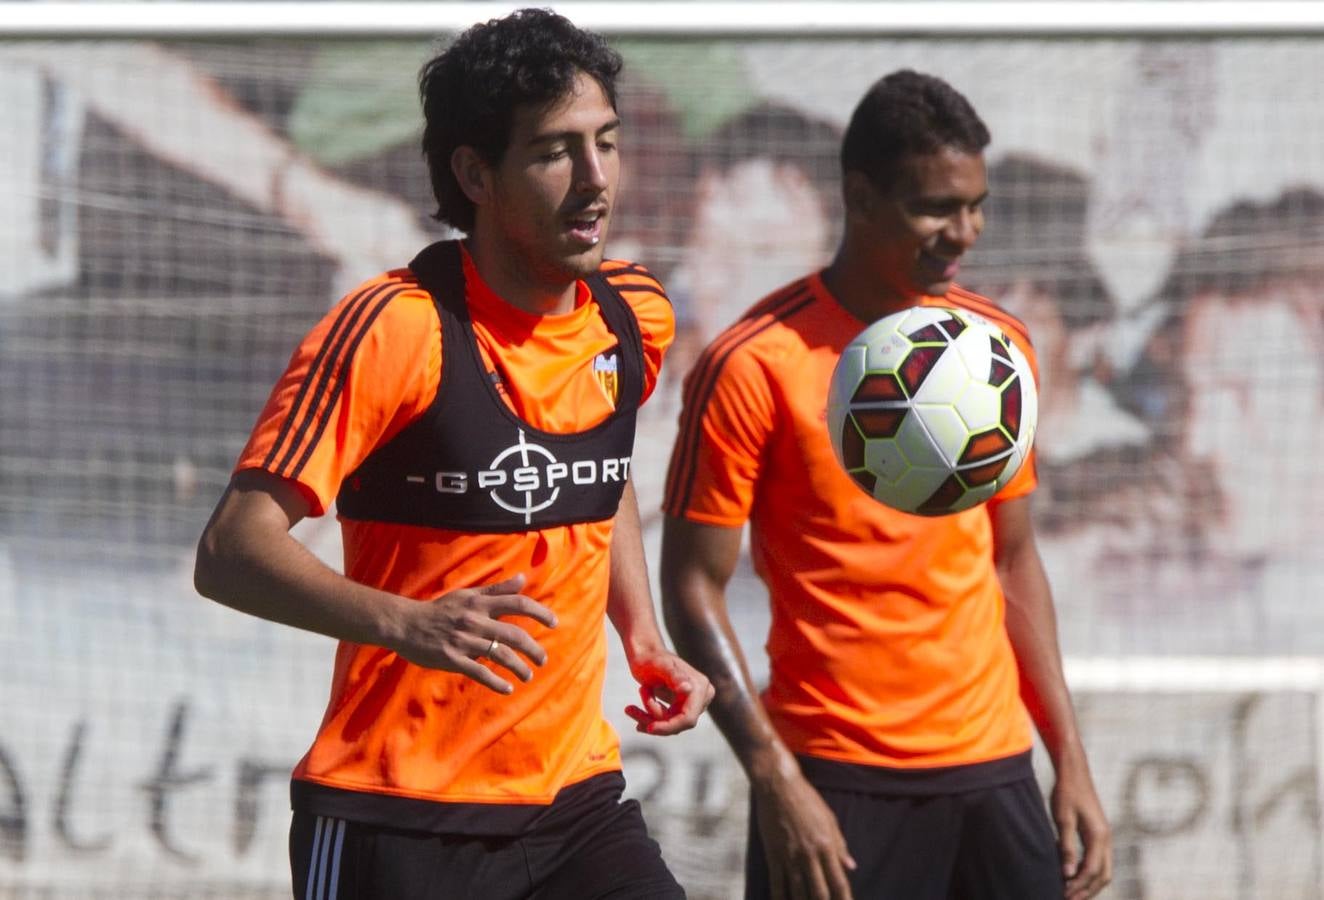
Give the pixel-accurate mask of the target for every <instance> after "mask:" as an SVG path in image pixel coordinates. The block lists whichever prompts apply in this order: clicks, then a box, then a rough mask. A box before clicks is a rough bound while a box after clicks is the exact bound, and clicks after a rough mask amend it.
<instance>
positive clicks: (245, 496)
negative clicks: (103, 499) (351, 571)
mask: <svg viewBox="0 0 1324 900" xmlns="http://www.w3.org/2000/svg"><path fill="white" fill-rule="evenodd" d="M272 491H274V492H275V493H274V494H273V493H272ZM300 517H301V511H300V510H299V509H298V498H297V494H296V493H295V492H294V491H293V489H292V488H288V487H283V486H280V485H277V484H276V483H274V482H273V481H271V479H269V478H266V476H262V475H260V474H247V473H241V474H240V475H239V476H237V477H236V479H235V484H234V485H233V486H232V487H231V488H230V490H228V491H227V492H226V495H225V497H223V498H222V500H221V502H220V504H219V505H218V506H217V509H216V512H215V513H214V514H213V516H212V519H211V521H210V522H208V523H207V528H206V530H205V531H204V532H203V534H202V538H201V540H200V541H199V542H198V554H197V562H196V566H195V568H194V585H195V586H196V588H197V590H198V593H200V594H202V595H203V596H204V597H209V598H211V599H213V600H215V601H217V602H218V603H221V604H224V605H225V606H229V607H231V608H233V609H237V610H239V611H240V612H245V613H248V614H250V615H254V616H258V617H260V618H263V619H268V620H270V621H273V622H279V623H281V624H284V625H291V626H294V627H295V628H302V629H304V630H306V631H313V632H316V633H318V634H324V635H327V636H328V637H333V638H337V639H340V640H346V641H352V642H354V643H361V644H375V645H379V646H389V645H390V644H391V643H392V642H393V640H394V638H395V637H397V636H398V634H399V633H400V631H401V629H402V627H403V625H402V621H401V616H402V613H403V612H404V609H403V607H404V605H405V604H407V603H410V602H411V601H408V600H405V599H404V598H402V597H398V596H396V595H394V594H389V593H386V592H383V591H378V590H375V589H373V588H370V587H367V586H365V585H362V584H358V583H356V582H353V581H350V580H349V579H348V578H345V577H344V576H343V575H341V574H340V573H338V572H336V571H334V570H333V569H331V568H330V567H328V566H327V565H326V564H324V563H323V562H322V561H321V560H320V559H318V558H317V557H316V556H315V555H314V554H313V553H312V552H311V551H310V550H308V549H307V548H306V547H304V546H303V545H302V544H300V543H299V542H298V541H297V540H295V539H294V538H293V537H292V536H291V535H290V534H289V528H290V527H291V526H292V525H293V523H294V522H295V521H297V520H298V518H300Z"/></svg>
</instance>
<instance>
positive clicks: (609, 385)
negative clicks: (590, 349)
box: [593, 349, 621, 406]
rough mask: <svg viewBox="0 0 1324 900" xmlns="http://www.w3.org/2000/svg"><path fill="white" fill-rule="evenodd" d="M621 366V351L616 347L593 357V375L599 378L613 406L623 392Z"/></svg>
mask: <svg viewBox="0 0 1324 900" xmlns="http://www.w3.org/2000/svg"><path fill="white" fill-rule="evenodd" d="M620 368H621V366H620V353H619V352H617V350H615V349H613V350H609V351H607V352H606V353H599V354H598V355H597V356H595V357H593V377H595V378H597V379H598V384H599V385H601V386H602V390H603V391H604V392H605V393H606V395H607V399H608V400H610V401H611V405H612V406H615V405H616V400H617V398H618V397H619V396H620V393H621V375H620Z"/></svg>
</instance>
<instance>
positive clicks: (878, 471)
mask: <svg viewBox="0 0 1324 900" xmlns="http://www.w3.org/2000/svg"><path fill="white" fill-rule="evenodd" d="M1038 410H1039V395H1038V392H1037V390H1036V389H1035V384H1034V375H1033V372H1032V370H1031V369H1030V363H1029V361H1028V360H1027V359H1026V358H1025V354H1024V353H1022V352H1021V350H1020V348H1019V347H1017V346H1016V344H1015V343H1013V342H1012V341H1011V339H1009V338H1008V337H1007V336H1006V334H1004V333H1003V331H1002V329H1000V328H999V327H998V326H997V325H995V324H994V323H993V322H991V321H990V320H988V319H986V318H984V317H983V316H979V315H976V314H975V313H971V312H969V311H967V310H958V309H949V308H946V307H939V306H916V307H911V308H910V309H905V310H902V311H901V312H897V313H893V314H892V315H889V316H886V317H884V318H882V319H879V320H878V321H877V322H874V323H873V324H872V325H870V326H868V327H867V328H865V329H864V330H863V331H862V332H860V334H859V335H858V336H856V338H855V339H854V340H853V341H851V342H850V344H849V345H847V347H846V349H845V350H843V351H842V354H841V358H840V359H839V360H838V361H837V366H836V368H835V369H834V370H833V373H832V383H831V389H830V391H829V396H828V408H827V425H828V433H829V435H830V436H831V439H832V449H833V450H834V451H836V455H837V459H838V460H839V461H840V462H841V465H842V466H843V467H844V468H845V470H846V472H847V473H848V474H849V475H850V476H851V478H853V479H854V480H855V482H856V484H858V485H859V486H860V487H861V488H863V489H864V490H865V491H866V492H867V493H868V494H869V495H870V496H872V497H873V498H874V499H876V500H878V501H880V502H882V503H884V504H886V505H887V506H890V507H892V508H894V509H899V510H901V511H903V512H908V513H915V514H918V515H922V516H941V515H947V514H949V513H955V512H960V511H961V510H964V509H969V508H970V507H972V506H974V505H976V504H978V503H982V502H983V501H985V500H987V499H989V498H990V497H992V496H993V495H994V494H996V493H997V492H998V491H999V490H1000V489H1001V488H1002V487H1003V486H1004V485H1005V484H1007V482H1009V481H1011V479H1012V478H1013V477H1014V476H1015V474H1016V472H1017V471H1018V470H1019V469H1020V467H1021V464H1022V463H1024V462H1025V459H1026V457H1027V455H1028V454H1029V452H1030V446H1031V444H1032V443H1033V442H1034V431H1035V423H1036V419H1037V416H1038Z"/></svg>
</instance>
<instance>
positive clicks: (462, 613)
mask: <svg viewBox="0 0 1324 900" xmlns="http://www.w3.org/2000/svg"><path fill="white" fill-rule="evenodd" d="M524 581H525V579H524V575H522V574H520V575H516V576H514V577H513V578H507V579H506V580H505V581H501V582H498V583H496V584H489V585H487V586H485V587H480V588H459V589H458V590H454V591H451V592H450V593H447V594H443V595H442V596H441V597H438V598H437V599H436V600H429V601H416V600H412V601H409V602H408V603H407V604H405V605H404V606H403V611H404V620H403V622H402V627H401V634H400V636H399V637H398V638H397V639H396V640H395V641H393V642H392V646H391V647H390V648H389V649H391V650H394V651H395V652H396V653H398V654H399V655H400V656H402V657H404V658H405V659H407V660H409V661H410V662H412V663H415V664H416V665H420V666H424V667H426V668H429V669H441V670H442V671H446V672H458V673H459V674H461V675H464V676H466V677H468V678H471V679H473V680H474V681H476V682H478V683H479V684H481V685H483V686H484V687H486V688H489V689H490V690H493V691H496V692H497V693H498V694H509V693H510V692H511V691H513V690H514V687H513V686H512V685H511V684H510V682H508V681H506V680H504V679H503V678H502V677H501V676H499V675H498V674H497V673H496V672H495V671H493V670H492V669H490V668H488V667H487V666H485V665H483V664H482V663H480V662H478V660H480V659H483V658H484V657H486V658H487V659H490V660H491V661H492V662H493V663H495V664H496V665H498V666H501V667H502V668H504V669H507V670H509V671H510V672H511V673H512V674H514V676H515V677H516V678H518V679H519V680H520V681H528V680H530V679H531V678H533V670H532V669H531V668H529V664H528V663H527V662H525V659H526V658H527V659H528V660H530V661H532V662H533V664H534V665H538V666H541V665H542V664H543V663H545V662H547V651H546V650H544V649H543V648H542V646H541V645H540V644H539V643H538V642H537V641H535V640H534V639H533V637H532V636H531V635H530V634H529V633H528V632H527V631H525V630H524V629H523V628H520V627H519V626H518V625H513V624H511V623H510V622H503V621H501V617H502V616H526V617H528V618H530V619H533V620H534V621H536V622H541V623H542V624H543V625H545V626H547V627H548V628H555V627H556V614H555V613H553V612H552V611H551V610H550V609H548V608H547V607H546V606H543V605H542V604H541V603H539V602H538V601H536V600H534V599H532V598H531V597H526V596H525V595H523V594H521V593H519V590H520V588H522V587H524ZM494 641H495V643H493V642H494Z"/></svg>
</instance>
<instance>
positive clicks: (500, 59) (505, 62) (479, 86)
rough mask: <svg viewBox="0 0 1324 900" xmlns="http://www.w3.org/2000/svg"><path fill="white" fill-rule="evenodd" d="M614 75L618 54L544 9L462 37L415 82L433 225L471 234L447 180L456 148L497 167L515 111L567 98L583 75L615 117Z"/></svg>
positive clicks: (459, 196)
mask: <svg viewBox="0 0 1324 900" xmlns="http://www.w3.org/2000/svg"><path fill="white" fill-rule="evenodd" d="M620 71H621V57H620V54H618V53H617V52H616V51H615V50H613V49H611V47H609V46H608V45H607V42H606V41H605V40H604V39H603V38H602V37H601V36H600V35H597V34H594V33H593V32H590V31H584V30H583V29H581V28H579V27H577V26H576V25H575V24H574V23H572V22H571V21H570V20H569V19H566V18H565V17H564V16H560V15H557V14H556V13H554V12H552V11H551V10H547V9H520V10H516V11H515V12H513V13H511V14H510V15H508V16H505V17H503V18H500V19H491V20H489V21H487V22H483V23H480V24H478V25H474V26H473V27H471V28H469V29H468V30H467V31H465V32H464V33H462V34H461V35H460V36H459V37H457V38H456V39H455V40H454V42H452V43H451V44H450V46H448V47H447V48H446V49H445V50H443V51H442V52H441V53H440V54H438V55H437V56H436V57H434V58H433V59H431V60H429V61H428V62H427V63H426V64H425V65H424V66H423V69H422V71H420V72H419V76H418V87H419V95H420V98H421V99H422V102H423V119H424V123H425V124H424V128H423V155H424V157H425V158H426V159H427V164H428V174H429V175H430V176H431V179H432V192H433V194H434V195H435V196H436V198H437V212H436V214H435V218H436V219H438V220H439V221H441V222H445V223H447V224H448V225H451V226H452V227H454V228H457V229H459V230H460V231H465V232H468V231H472V230H473V227H474V205H473V202H472V201H470V200H469V198H468V197H467V196H465V193H464V191H462V190H461V189H460V185H459V183H458V182H457V181H456V180H455V175H454V174H453V173H452V172H451V154H453V153H454V152H455V149H456V148H457V147H462V146H470V147H473V148H474V149H475V150H476V151H477V152H478V155H479V156H480V157H482V159H483V160H484V161H485V162H487V163H489V164H491V165H496V164H499V163H500V162H501V159H502V157H503V156H504V155H505V152H506V148H507V145H508V144H509V143H510V132H511V128H512V127H513V124H514V119H515V110H516V108H518V107H519V106H521V105H524V104H533V105H539V106H540V105H543V104H547V103H551V102H553V101H555V100H557V99H558V98H560V97H563V96H565V95H566V93H568V92H569V91H570V88H571V86H572V85H573V84H574V81H575V78H576V77H577V76H578V75H579V73H581V72H583V73H585V74H587V75H589V76H591V77H592V78H593V79H594V80H596V81H597V82H598V84H600V85H601V86H602V90H603V92H604V93H606V95H607V100H608V102H609V103H611V105H612V108H613V109H615V107H616V76H617V75H619V74H620Z"/></svg>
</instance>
